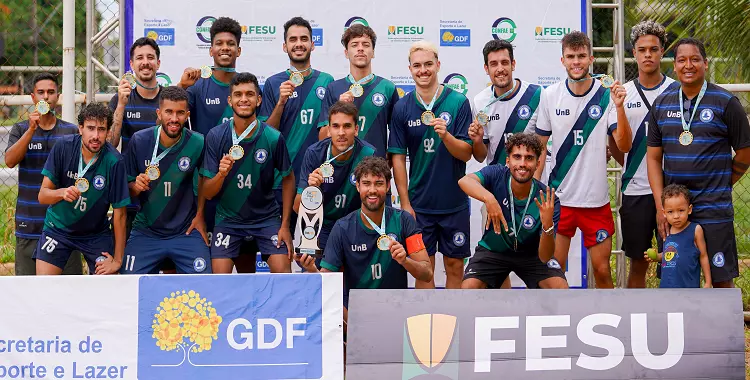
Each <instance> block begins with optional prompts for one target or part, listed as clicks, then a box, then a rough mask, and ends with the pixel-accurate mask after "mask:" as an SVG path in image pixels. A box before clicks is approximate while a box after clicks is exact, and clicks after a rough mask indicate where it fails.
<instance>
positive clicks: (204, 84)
mask: <svg viewBox="0 0 750 380" xmlns="http://www.w3.org/2000/svg"><path fill="white" fill-rule="evenodd" d="M187 92H188V103H189V104H190V126H191V129H192V130H194V131H197V132H199V133H200V134H202V135H203V136H206V135H207V134H208V131H210V130H211V128H213V127H215V126H217V125H219V124H222V123H225V122H227V121H228V120H229V119H231V118H232V116H233V115H234V112H233V111H232V107H231V106H229V100H228V98H229V83H224V82H220V81H218V80H217V79H216V78H215V77H213V76H211V77H210V78H198V80H197V81H196V82H195V84H194V85H192V86H190V87H188V89H187ZM154 124H155V123H151V125H154Z"/></svg>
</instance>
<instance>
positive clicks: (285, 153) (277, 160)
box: [273, 134, 292, 177]
mask: <svg viewBox="0 0 750 380" xmlns="http://www.w3.org/2000/svg"><path fill="white" fill-rule="evenodd" d="M273 167H274V169H276V170H277V171H278V172H279V175H280V176H281V177H286V176H288V175H289V173H291V172H292V161H291V160H290V159H289V150H287V148H286V140H284V135H282V134H279V139H278V140H277V141H276V147H275V149H274V153H273Z"/></svg>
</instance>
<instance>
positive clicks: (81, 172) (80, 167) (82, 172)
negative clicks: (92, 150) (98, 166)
mask: <svg viewBox="0 0 750 380" xmlns="http://www.w3.org/2000/svg"><path fill="white" fill-rule="evenodd" d="M82 144H83V143H82ZM99 153H101V150H99V151H98V152H96V154H95V155H94V158H92V159H91V161H89V163H88V164H86V167H85V168H84V167H83V152H80V155H81V159H80V160H79V161H78V173H77V174H76V179H78V178H83V176H84V175H85V174H86V172H87V171H89V168H91V165H92V164H93V163H94V162H95V161H96V159H97V158H98V157H99Z"/></svg>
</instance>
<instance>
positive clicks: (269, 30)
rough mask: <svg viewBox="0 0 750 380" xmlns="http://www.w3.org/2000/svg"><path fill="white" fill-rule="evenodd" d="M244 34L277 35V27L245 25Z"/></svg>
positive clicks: (243, 27)
mask: <svg viewBox="0 0 750 380" xmlns="http://www.w3.org/2000/svg"><path fill="white" fill-rule="evenodd" d="M242 34H276V26H275V25H243V26H242Z"/></svg>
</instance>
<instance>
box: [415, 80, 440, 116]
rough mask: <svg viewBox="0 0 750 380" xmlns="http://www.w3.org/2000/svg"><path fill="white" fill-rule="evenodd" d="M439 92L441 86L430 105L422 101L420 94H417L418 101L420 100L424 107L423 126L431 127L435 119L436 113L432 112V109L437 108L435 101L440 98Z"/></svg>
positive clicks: (436, 90)
mask: <svg viewBox="0 0 750 380" xmlns="http://www.w3.org/2000/svg"><path fill="white" fill-rule="evenodd" d="M438 92H440V85H438V86H437V89H435V94H434V95H432V100H430V104H427V103H425V101H424V100H422V97H421V96H419V92H415V94H417V100H419V102H420V103H422V106H423V107H424V109H425V111H424V112H422V117H421V119H422V124H424V125H430V123H431V122H432V120H434V119H435V113H434V112H432V107H434V106H435V101H436V100H437V98H438Z"/></svg>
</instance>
